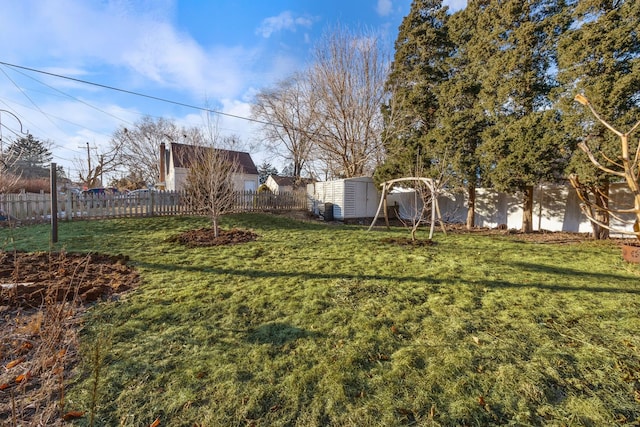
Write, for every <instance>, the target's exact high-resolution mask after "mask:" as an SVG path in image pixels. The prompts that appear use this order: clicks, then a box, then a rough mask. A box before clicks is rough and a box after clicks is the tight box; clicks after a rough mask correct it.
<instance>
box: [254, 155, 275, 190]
mask: <svg viewBox="0 0 640 427" xmlns="http://www.w3.org/2000/svg"><path fill="white" fill-rule="evenodd" d="M269 175H278V169H277V168H275V167H273V165H271V163H269V162H267V161H266V160H265V161H263V162H262V164H260V166H258V180H259V182H260V184H264V183H265V182H267V178H269Z"/></svg>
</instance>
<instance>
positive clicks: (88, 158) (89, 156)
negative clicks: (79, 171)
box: [87, 141, 91, 172]
mask: <svg viewBox="0 0 640 427" xmlns="http://www.w3.org/2000/svg"><path fill="white" fill-rule="evenodd" d="M87 166H88V168H89V172H91V152H89V141H87Z"/></svg>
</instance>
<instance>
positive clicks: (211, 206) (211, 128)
mask: <svg viewBox="0 0 640 427" xmlns="http://www.w3.org/2000/svg"><path fill="white" fill-rule="evenodd" d="M190 134H191V141H192V142H194V143H195V144H196V146H194V147H193V148H194V149H193V150H192V151H191V152H190V156H191V158H190V159H188V162H189V164H190V166H191V167H190V169H189V174H188V175H187V180H186V184H185V190H186V193H187V198H188V199H189V202H190V204H191V206H192V207H193V208H194V209H196V210H197V211H199V212H201V213H202V214H205V215H207V216H208V217H209V218H210V219H211V223H212V225H213V230H214V236H215V237H218V235H219V232H220V230H219V220H220V217H221V216H222V215H224V214H227V213H230V212H231V211H232V210H233V205H234V201H235V177H236V175H237V174H238V172H239V171H240V163H239V160H238V158H237V157H236V156H234V155H233V153H234V152H232V151H230V150H226V149H223V148H220V146H222V145H225V144H226V145H227V146H228V145H229V144H233V143H234V141H235V142H236V143H237V138H235V137H228V138H223V137H221V136H220V135H219V133H218V128H217V125H216V124H215V123H214V122H212V121H211V120H210V119H208V120H207V126H206V127H205V129H204V132H198V131H197V130H196V129H191V131H190Z"/></svg>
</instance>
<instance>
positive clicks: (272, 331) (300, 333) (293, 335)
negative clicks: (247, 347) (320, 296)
mask: <svg viewBox="0 0 640 427" xmlns="http://www.w3.org/2000/svg"><path fill="white" fill-rule="evenodd" d="M320 335H321V334H319V333H317V332H309V331H306V330H304V329H301V328H298V327H295V326H292V325H288V324H286V323H278V322H275V323H265V324H263V325H260V326H258V327H257V328H252V329H250V330H249V333H248V334H247V337H246V340H247V342H249V343H251V344H273V345H283V344H286V343H288V342H290V341H295V340H297V339H299V338H309V337H313V338H317V337H319V336H320Z"/></svg>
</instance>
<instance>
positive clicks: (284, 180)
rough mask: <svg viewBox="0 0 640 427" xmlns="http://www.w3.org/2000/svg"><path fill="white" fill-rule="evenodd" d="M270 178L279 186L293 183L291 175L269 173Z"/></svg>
mask: <svg viewBox="0 0 640 427" xmlns="http://www.w3.org/2000/svg"><path fill="white" fill-rule="evenodd" d="M271 179H273V180H274V181H275V182H276V184H278V185H279V186H280V187H292V186H293V184H294V183H295V180H294V178H293V177H292V176H278V175H271Z"/></svg>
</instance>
